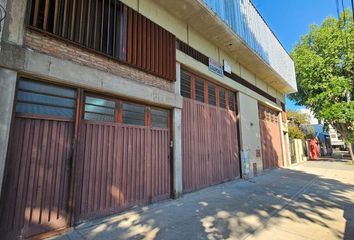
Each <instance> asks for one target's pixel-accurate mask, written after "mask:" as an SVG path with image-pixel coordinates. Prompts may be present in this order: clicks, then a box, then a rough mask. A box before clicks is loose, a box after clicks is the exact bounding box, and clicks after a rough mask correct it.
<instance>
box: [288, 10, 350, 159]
mask: <svg viewBox="0 0 354 240" xmlns="http://www.w3.org/2000/svg"><path fill="white" fill-rule="evenodd" d="M351 16H352V13H351V12H350V11H349V10H346V11H345V12H344V13H343V14H342V15H341V17H340V19H339V20H337V19H335V18H333V17H329V18H327V19H326V20H325V21H324V22H323V23H322V25H321V26H318V25H312V26H311V28H310V31H309V33H308V34H306V35H305V36H303V37H302V38H301V40H300V42H299V43H298V44H297V45H296V46H295V49H294V50H293V52H292V53H291V56H292V58H293V59H294V62H295V68H296V77H297V83H298V90H299V91H298V92H297V93H295V94H292V95H290V98H291V99H293V100H294V101H295V102H296V103H298V104H300V105H305V106H306V107H308V108H309V109H310V110H311V111H312V112H313V113H314V115H315V116H316V118H317V119H319V120H323V121H324V123H325V124H330V125H332V126H333V127H334V128H335V129H336V130H337V131H338V132H339V133H340V134H341V135H342V137H343V139H344V140H345V141H346V142H347V143H348V147H349V146H350V144H349V143H350V142H353V141H354V130H353V129H354V90H353V89H354V87H353V85H354V70H353V69H354V25H353V20H352V18H351ZM349 150H350V152H351V155H352V159H353V161H354V156H353V151H352V149H351V147H350V149H349Z"/></svg>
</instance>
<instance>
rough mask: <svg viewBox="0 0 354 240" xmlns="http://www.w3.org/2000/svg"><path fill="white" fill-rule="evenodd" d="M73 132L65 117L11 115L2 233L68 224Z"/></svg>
mask: <svg viewBox="0 0 354 240" xmlns="http://www.w3.org/2000/svg"><path fill="white" fill-rule="evenodd" d="M72 137H73V124H72V123H71V122H69V121H56V120H40V119H28V118H20V117H16V119H15V122H14V126H13V131H12V136H11V138H10V143H9V146H10V147H9V153H8V161H7V171H6V172H7V174H6V178H5V181H4V190H3V194H2V199H1V204H0V206H1V213H0V221H1V226H0V234H1V236H2V237H3V238H9V239H14V238H16V237H17V236H19V235H22V236H24V237H30V236H33V235H36V234H39V233H43V232H47V231H50V230H56V229H59V228H65V227H66V226H67V208H68V206H67V200H68V191H69V183H68V174H69V164H70V158H71V151H72Z"/></svg>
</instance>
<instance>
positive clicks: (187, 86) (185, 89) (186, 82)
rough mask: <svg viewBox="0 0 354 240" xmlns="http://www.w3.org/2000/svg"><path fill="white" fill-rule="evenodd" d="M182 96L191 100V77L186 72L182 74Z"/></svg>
mask: <svg viewBox="0 0 354 240" xmlns="http://www.w3.org/2000/svg"><path fill="white" fill-rule="evenodd" d="M181 95H182V96H183V97H187V98H191V97H192V96H191V77H190V75H188V74H187V73H186V72H183V71H182V72H181Z"/></svg>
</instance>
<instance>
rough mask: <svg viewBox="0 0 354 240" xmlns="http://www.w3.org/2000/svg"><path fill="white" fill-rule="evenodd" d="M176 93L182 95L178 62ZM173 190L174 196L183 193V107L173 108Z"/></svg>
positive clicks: (178, 64)
mask: <svg viewBox="0 0 354 240" xmlns="http://www.w3.org/2000/svg"><path fill="white" fill-rule="evenodd" d="M175 94H177V95H181V64H180V63H178V62H177V63H176V82H175ZM172 115H173V129H172V134H173V187H174V189H173V191H174V197H175V198H178V197H179V196H181V195H182V191H183V189H182V109H180V108H174V109H173V113H172Z"/></svg>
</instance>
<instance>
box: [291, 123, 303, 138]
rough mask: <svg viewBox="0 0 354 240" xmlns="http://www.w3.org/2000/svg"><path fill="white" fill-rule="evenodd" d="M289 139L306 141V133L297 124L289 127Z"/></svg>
mask: <svg viewBox="0 0 354 240" xmlns="http://www.w3.org/2000/svg"><path fill="white" fill-rule="evenodd" d="M288 132H289V138H293V139H294V138H295V139H305V133H304V132H303V131H302V130H301V129H300V128H299V126H297V125H295V124H289V125H288Z"/></svg>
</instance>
